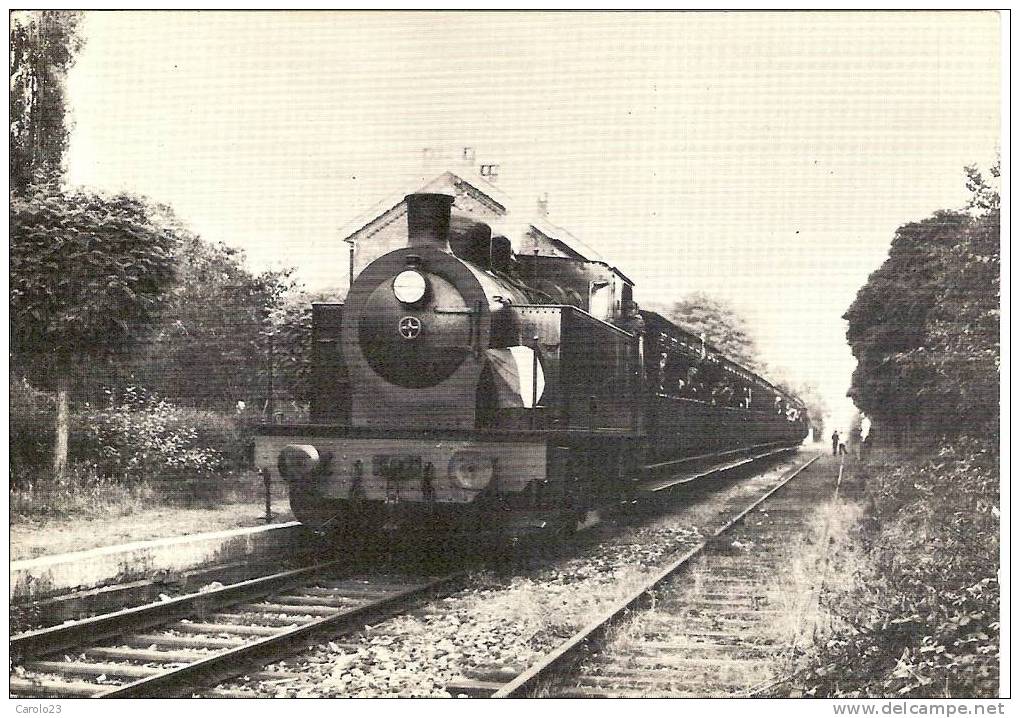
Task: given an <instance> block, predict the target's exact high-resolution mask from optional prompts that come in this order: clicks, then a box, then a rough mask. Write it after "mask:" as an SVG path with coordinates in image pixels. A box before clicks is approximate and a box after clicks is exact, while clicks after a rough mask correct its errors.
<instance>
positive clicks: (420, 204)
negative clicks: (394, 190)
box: [404, 193, 453, 252]
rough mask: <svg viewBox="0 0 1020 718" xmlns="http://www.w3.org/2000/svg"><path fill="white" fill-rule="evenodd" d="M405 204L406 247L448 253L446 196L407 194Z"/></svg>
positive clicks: (448, 199)
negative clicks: (439, 250)
mask: <svg viewBox="0 0 1020 718" xmlns="http://www.w3.org/2000/svg"><path fill="white" fill-rule="evenodd" d="M404 201H405V202H406V203H407V246H408V247H435V248H437V249H441V250H443V251H444V252H449V251H450V207H451V206H452V205H453V197H451V196H450V195H448V194H428V193H417V194H409V195H407V196H406V197H404Z"/></svg>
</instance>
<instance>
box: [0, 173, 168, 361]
mask: <svg viewBox="0 0 1020 718" xmlns="http://www.w3.org/2000/svg"><path fill="white" fill-rule="evenodd" d="M32 190H33V191H32V192H31V193H30V194H27V195H15V196H13V197H12V198H11V247H10V261H11V264H10V279H11V288H10V292H11V294H10V307H11V349H12V350H13V351H14V352H16V353H19V354H31V355H35V356H36V357H43V356H47V357H51V358H55V359H56V360H57V361H58V362H59V361H65V360H68V359H70V358H72V357H80V356H83V355H90V354H105V353H109V352H111V351H113V350H115V349H119V348H120V347H123V346H125V345H129V344H131V343H132V341H133V340H135V339H137V338H138V337H139V336H140V335H141V334H142V333H143V332H144V330H145V328H146V327H147V325H148V324H149V323H150V322H151V321H152V319H153V317H154V316H155V315H156V313H157V311H158V309H159V306H160V302H161V299H162V296H163V292H164V291H165V289H166V288H167V287H168V286H169V284H170V282H171V280H172V279H173V260H172V257H173V251H174V248H175V244H176V237H175V235H174V234H173V232H172V231H170V230H169V229H168V228H167V227H165V226H161V225H160V224H159V223H158V222H157V221H155V220H154V217H153V212H152V210H151V208H150V207H149V206H148V205H147V204H146V202H145V201H144V200H142V199H139V198H137V197H130V196H127V195H118V196H115V197H104V196H102V195H98V194H93V193H90V192H86V191H82V190H76V191H62V190H60V189H59V188H58V187H56V186H53V185H37V186H35V187H33V188H32Z"/></svg>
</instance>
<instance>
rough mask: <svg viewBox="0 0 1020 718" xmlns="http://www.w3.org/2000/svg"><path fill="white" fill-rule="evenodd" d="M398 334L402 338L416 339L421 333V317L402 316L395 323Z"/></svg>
mask: <svg viewBox="0 0 1020 718" xmlns="http://www.w3.org/2000/svg"><path fill="white" fill-rule="evenodd" d="M397 330H398V331H399V332H400V336H402V337H403V338H404V339H417V338H418V335H419V334H421V319H418V317H404V318H403V319H401V320H400V323H399V324H398V325H397Z"/></svg>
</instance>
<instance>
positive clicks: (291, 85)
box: [69, 12, 1000, 424]
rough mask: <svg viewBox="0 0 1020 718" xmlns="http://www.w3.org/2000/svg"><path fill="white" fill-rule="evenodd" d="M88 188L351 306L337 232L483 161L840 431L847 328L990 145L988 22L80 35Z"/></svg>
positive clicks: (446, 18)
mask: <svg viewBox="0 0 1020 718" xmlns="http://www.w3.org/2000/svg"><path fill="white" fill-rule="evenodd" d="M83 29H84V33H85V36H86V45H85V48H84V50H83V51H82V53H81V55H80V57H79V59H78V62H77V64H76V66H75V67H74V69H73V70H72V72H71V76H70V94H71V106H72V113H73V122H74V130H73V133H72V140H71V149H70V156H69V170H70V176H71V181H72V182H75V183H80V184H85V185H90V186H93V187H97V188H102V189H107V190H119V189H127V190H130V191H134V192H140V193H144V194H147V195H149V196H151V197H152V198H154V199H157V200H159V201H162V202H166V203H168V204H170V205H172V206H173V207H174V208H175V210H176V211H177V213H178V214H179V215H180V216H181V217H182V218H183V219H184V220H185V221H186V222H187V223H189V224H190V225H191V226H192V227H193V228H194V229H195V230H197V231H198V232H200V233H201V234H202V235H203V236H204V237H206V238H207V239H210V240H216V241H223V242H226V243H227V244H231V245H235V246H238V247H242V248H244V249H245V250H246V251H247V254H248V257H249V260H250V264H251V266H252V267H253V268H255V269H262V268H266V267H279V266H294V267H296V268H297V270H298V277H299V278H300V279H302V280H303V281H304V282H305V283H306V285H308V286H309V287H310V288H322V287H328V286H340V285H343V284H345V280H344V277H345V275H346V272H347V252H346V247H345V246H344V245H343V244H342V243H341V241H340V240H341V233H340V231H339V229H340V228H341V227H342V226H343V225H344V224H346V223H347V222H348V221H349V220H351V219H352V218H353V217H355V216H357V215H359V214H361V213H363V212H364V211H365V210H366V209H368V208H369V207H371V206H372V205H373V204H374V203H375V202H377V201H379V200H380V199H383V198H385V197H386V196H388V195H390V194H392V193H393V192H394V191H396V190H398V189H400V188H401V187H403V186H404V184H405V183H406V182H407V181H408V180H409V179H412V178H413V177H415V176H416V175H417V174H419V173H420V171H421V149H422V148H423V147H425V146H437V145H446V146H449V147H455V146H459V145H462V144H463V145H472V146H474V147H476V148H477V151H478V153H479V158H480V159H482V158H488V159H491V160H493V161H496V162H499V163H500V164H501V168H502V169H501V178H500V181H499V184H500V186H501V187H502V188H503V189H504V190H505V191H506V192H507V193H509V194H510V195H511V196H513V197H516V198H521V199H524V200H525V201H526V202H530V200H531V198H532V197H534V196H537V195H538V194H539V193H541V192H547V193H548V194H549V200H550V217H551V219H553V220H554V221H555V222H556V223H557V224H559V225H561V226H564V227H567V228H568V229H570V230H571V231H572V232H573V233H574V234H576V235H578V236H579V237H581V238H582V239H583V240H584V241H585V242H586V243H588V244H589V245H591V246H592V247H593V248H594V249H596V250H597V251H598V252H599V253H601V254H602V255H603V256H605V257H607V258H609V259H610V260H611V261H613V262H614V263H616V264H617V265H618V266H619V267H620V268H621V269H622V270H623V271H624V272H625V273H626V274H628V275H629V276H630V277H631V278H632V279H633V280H635V282H636V284H637V290H636V294H637V299H638V300H639V301H642V300H644V301H657V302H668V301H670V300H671V299H672V298H675V297H678V296H680V295H682V294H684V293H686V292H689V291H692V290H703V291H706V292H709V293H710V294H713V295H716V296H719V297H721V298H724V299H727V300H730V301H731V302H732V303H733V304H734V305H736V307H737V308H738V309H739V310H740V311H741V312H742V313H743V314H745V315H746V316H747V317H748V319H749V320H750V322H751V324H752V326H753V327H754V329H755V331H756V333H757V338H758V340H759V343H760V345H761V348H762V350H763V354H764V358H765V359H766V361H767V362H769V363H770V364H774V365H779V366H784V367H786V368H788V370H789V373H790V374H791V375H793V376H796V377H798V378H801V379H805V380H810V381H814V382H816V383H817V384H818V385H819V386H820V387H821V388H822V390H823V392H824V393H825V394H826V396H827V398H828V400H829V403H830V405H831V406H832V407H833V409H834V410H835V414H836V417H835V418H836V420H837V421H838V422H840V423H843V424H845V422H846V421H847V417H848V414H849V410H850V405H849V402H848V401H847V400H846V399H844V398H843V395H844V394H845V392H846V389H847V388H848V386H849V382H850V374H851V372H852V370H853V366H854V360H853V358H852V356H851V354H850V351H849V348H848V347H847V346H846V342H845V337H844V332H845V326H844V322H843V321H842V320H841V319H840V315H842V313H843V312H844V311H845V310H846V308H847V306H848V305H849V304H850V302H851V301H852V300H853V298H854V295H855V293H856V291H857V289H858V288H859V287H860V286H861V285H862V284H863V283H864V282H865V281H866V279H867V276H868V274H869V273H870V272H871V271H872V270H874V269H875V268H877V267H878V266H879V265H880V264H881V262H882V260H883V259H884V257H885V255H886V252H887V250H888V245H889V241H890V239H891V237H892V234H893V232H894V230H895V229H896V227H897V226H899V225H900V224H902V223H904V222H907V221H911V220H916V219H920V218H923V217H925V216H927V215H928V214H930V213H931V212H932V211H933V210H935V209H939V208H953V207H960V206H962V204H963V203H964V202H965V200H966V189H965V187H964V184H963V173H962V168H963V166H964V165H966V164H969V163H973V162H977V163H981V164H988V163H989V162H990V161H991V160H992V158H993V157H994V156H995V153H996V151H997V147H998V137H999V112H1000V109H999V57H1000V49H999V18H998V16H997V15H996V14H995V13H987V12H986V13H923V12H911V13H893V14H884V13H855V14H846V13H782V14H764V13H704V14H664V13H646V14H621V13H614V14H577V13H549V14H537V13H531V14H528V13H485V14H475V13H433V14H419V13H355V14H345V13H312V12H302V13H279V12H277V13H196V12H191V13H189V12H180V13H176V12H175V13H143V12H114V13H101V12H100V13H89V14H87V16H86V19H85V23H84V25H83Z"/></svg>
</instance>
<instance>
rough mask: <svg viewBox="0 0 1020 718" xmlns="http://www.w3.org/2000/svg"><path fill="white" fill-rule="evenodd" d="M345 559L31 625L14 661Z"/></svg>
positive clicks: (236, 596) (276, 585)
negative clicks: (79, 617) (77, 618)
mask: <svg viewBox="0 0 1020 718" xmlns="http://www.w3.org/2000/svg"><path fill="white" fill-rule="evenodd" d="M340 565H341V562H340V561H327V562H325V563H318V564H315V565H312V566H306V567H304V568H298V569H292V570H290V571H283V572H281V573H275V574H272V575H269V576H262V577H260V578H253V579H250V580H247V581H241V582H239V583H233V584H230V585H228V586H223V587H221V588H216V589H212V590H210V591H205V592H198V593H189V594H187V595H185V596H178V597H177V598H172V599H170V600H168V601H158V602H154V603H147V604H145V605H143V606H136V607H134V608H125V609H123V610H120V611H114V612H112V613H104V614H102V615H100V616H95V617H93V618H85V619H82V620H80V621H75V622H73V623H67V624H62V625H59V626H52V627H49V628H40V629H37V630H35V631H27V632H25V633H20V634H18V635H16V636H12V637H11V639H10V655H11V657H12V658H13V659H15V660H14V663H21V662H25V661H27V660H30V659H32V658H35V657H37V656H42V655H46V654H48V653H55V652H57V651H62V650H65V649H68V648H74V647H76V646H80V645H82V644H95V643H98V642H99V641H102V640H105V639H108V638H114V637H116V636H119V635H121V634H124V633H128V632H133V631H138V630H140V629H145V628H151V627H153V626H159V625H162V624H164V623H169V622H170V621H173V620H175V619H179V618H186V617H188V616H191V615H195V614H202V613H206V612H209V611H211V610H215V609H218V608H223V607H225V606H229V605H231V604H235V603H239V602H242V601H245V600H248V599H250V598H258V597H260V596H264V595H267V594H270V593H274V592H276V591H279V590H280V589H281V588H286V587H287V586H289V585H291V584H296V583H300V582H301V581H304V580H307V579H308V578H309V577H311V576H314V575H315V574H317V573H320V572H323V571H326V570H329V569H333V568H337V567H339V566H340Z"/></svg>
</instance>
